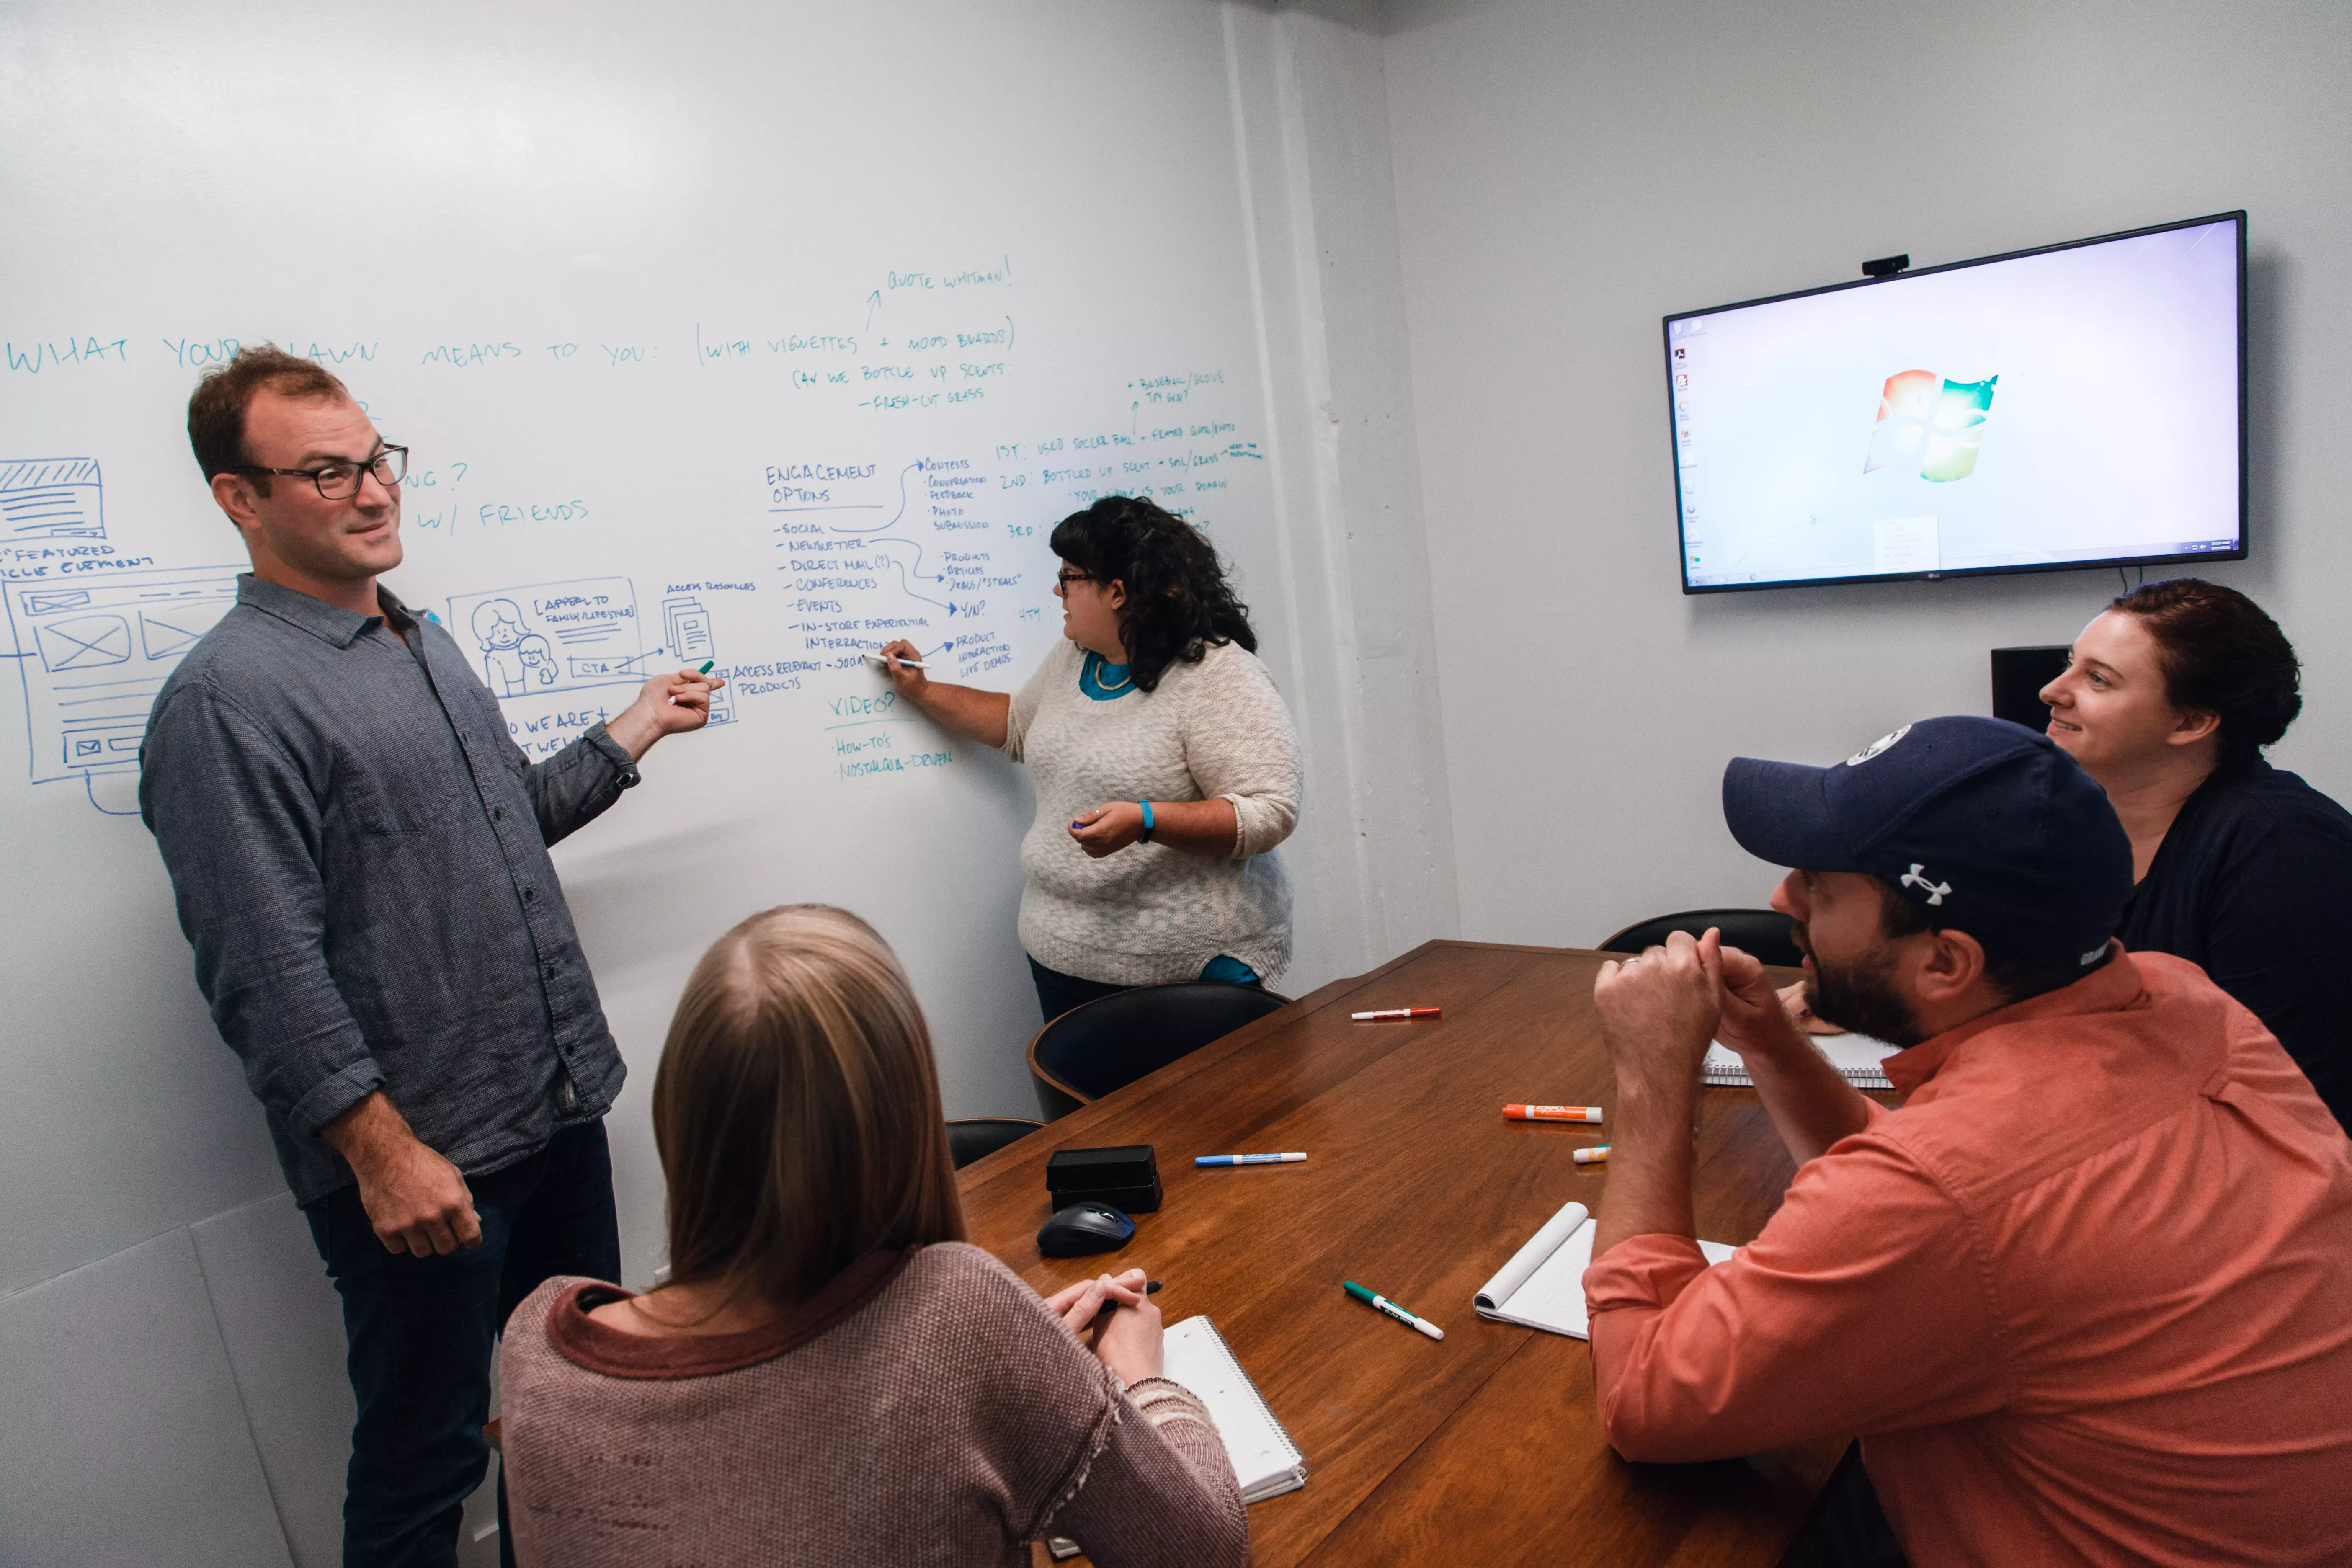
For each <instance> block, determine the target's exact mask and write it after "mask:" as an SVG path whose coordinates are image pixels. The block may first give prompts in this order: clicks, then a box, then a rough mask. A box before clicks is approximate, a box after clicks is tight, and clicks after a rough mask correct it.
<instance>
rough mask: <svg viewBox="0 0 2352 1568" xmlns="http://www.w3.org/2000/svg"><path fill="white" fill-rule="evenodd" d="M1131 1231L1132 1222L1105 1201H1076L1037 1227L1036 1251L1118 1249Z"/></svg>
mask: <svg viewBox="0 0 2352 1568" xmlns="http://www.w3.org/2000/svg"><path fill="white" fill-rule="evenodd" d="M1134 1234H1135V1222H1134V1221H1133V1220H1131V1219H1129V1218H1128V1217H1127V1215H1123V1214H1121V1213H1119V1211H1118V1210H1117V1209H1115V1208H1113V1207H1111V1206H1110V1205H1108V1204H1097V1203H1076V1204H1072V1205H1069V1206H1068V1207H1067V1208H1059V1209H1055V1211H1054V1214H1053V1217H1052V1218H1050V1219H1048V1220H1047V1221H1046V1222H1045V1224H1044V1225H1042V1226H1038V1227H1037V1250H1038V1251H1039V1252H1040V1253H1042V1254H1043V1255H1045V1257H1047V1258H1084V1257H1085V1256H1087V1254H1088V1253H1090V1252H1117V1251H1118V1249H1119V1248H1120V1247H1125V1246H1126V1245H1127V1238H1128V1237H1131V1236H1133V1235H1134Z"/></svg>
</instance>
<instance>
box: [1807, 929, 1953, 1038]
mask: <svg viewBox="0 0 2352 1568" xmlns="http://www.w3.org/2000/svg"><path fill="white" fill-rule="evenodd" d="M1797 930H1798V931H1800V932H1802V931H1804V927H1802V926H1799V927H1798V928H1797ZM1798 945H1799V946H1801V947H1802V948H1803V949H1804V951H1805V952H1806V953H1807V954H1808V955H1810V956H1811V959H1812V961H1813V978H1812V979H1811V980H1810V981H1808V982H1806V984H1805V1005H1807V1006H1809V1007H1811V1009H1812V1010H1813V1013H1814V1016H1817V1017H1820V1018H1823V1019H1826V1020H1828V1021H1829V1022H1830V1023H1832V1024H1835V1025H1837V1026H1839V1027H1841V1028H1845V1029H1851V1030H1853V1032H1854V1033H1855V1034H1857V1035H1868V1036H1870V1037H1872V1038H1874V1039H1880V1040H1885V1042H1886V1043H1887V1044H1888V1045H1890V1046H1902V1047H1906V1049H1907V1048H1908V1047H1912V1046H1916V1045H1917V1044H1918V1043H1919V1042H1920V1041H1922V1040H1924V1039H1926V1038H1927V1036H1926V1035H1924V1034H1922V1033H1921V1032H1920V1029H1919V1021H1918V1019H1917V1018H1916V1017H1915V1016H1912V1012H1911V1005H1910V1004H1909V1003H1908V1002H1906V1001H1905V1000H1904V999H1903V997H1902V995H1901V994H1898V993H1897V992H1896V991H1895V983H1894V975H1895V959H1894V955H1893V954H1891V953H1888V952H1885V951H1883V950H1882V951H1878V952H1866V953H1864V954H1863V955H1862V956H1861V957H1859V958H1857V959H1855V960H1854V961H1853V962H1852V963H1846V964H1832V963H1826V962H1824V961H1823V960H1822V955H1821V954H1820V953H1818V952H1813V949H1812V944H1811V942H1806V941H1804V940H1803V938H1802V936H1800V938H1799V942H1798Z"/></svg>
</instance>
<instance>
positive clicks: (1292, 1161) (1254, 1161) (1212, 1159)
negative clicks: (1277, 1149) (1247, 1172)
mask: <svg viewBox="0 0 2352 1568" xmlns="http://www.w3.org/2000/svg"><path fill="white" fill-rule="evenodd" d="M1306 1158H1307V1156H1306V1155H1304V1154H1299V1153H1289V1154H1195V1155H1193V1156H1192V1163H1194V1164H1195V1165H1296V1164H1297V1163H1299V1162H1300V1161H1302V1160H1304V1159H1306Z"/></svg>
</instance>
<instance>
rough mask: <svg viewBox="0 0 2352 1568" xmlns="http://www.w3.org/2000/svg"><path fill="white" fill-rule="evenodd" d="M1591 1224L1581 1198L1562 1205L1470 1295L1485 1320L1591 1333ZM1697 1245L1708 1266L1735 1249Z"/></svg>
mask: <svg viewBox="0 0 2352 1568" xmlns="http://www.w3.org/2000/svg"><path fill="white" fill-rule="evenodd" d="M1593 1229H1594V1226H1593V1224H1592V1216H1591V1215H1590V1214H1588V1213H1587V1212H1586V1211H1585V1207H1584V1205H1582V1204H1569V1205H1565V1206H1564V1207H1562V1208H1561V1209H1560V1211H1559V1213H1558V1214H1556V1215H1552V1216H1551V1218H1549V1219H1548V1220H1546V1221H1545V1222H1544V1226H1543V1228H1542V1229H1541V1230H1538V1231H1537V1232H1536V1233H1535V1235H1534V1236H1533V1237H1530V1238H1529V1239H1528V1244H1527V1245H1526V1246H1525V1247H1520V1248H1519V1249H1518V1251H1517V1252H1515V1253H1513V1254H1512V1255H1511V1260H1510V1261H1509V1262H1508V1263H1506V1264H1504V1265H1503V1267H1502V1268H1500V1269H1498V1270H1497V1271H1496V1275H1495V1277H1494V1278H1493V1279H1489V1280H1487V1281H1486V1284H1485V1285H1483V1286H1481V1287H1480V1288H1479V1290H1478V1293H1477V1294H1476V1295H1475V1296H1473V1297H1472V1298H1470V1304H1471V1306H1473V1307H1475V1308H1476V1309H1477V1312H1478V1315H1479V1316H1480V1317H1482V1318H1485V1319H1486V1320H1487V1321H1489V1322H1496V1323H1517V1325H1518V1326H1519V1327H1521V1328H1523V1329H1541V1330H1543V1331H1544V1332H1546V1333H1548V1334H1566V1335H1567V1336H1568V1337H1569V1338H1570V1339H1572V1340H1585V1339H1591V1337H1592V1334H1591V1323H1590V1322H1589V1321H1588V1320H1587V1319H1586V1317H1585V1313H1584V1271H1585V1269H1586V1268H1590V1267H1591V1264H1592V1233H1593ZM1698 1249H1699V1250H1700V1251H1701V1252H1703V1253H1705V1254H1706V1261H1707V1263H1708V1265H1709V1266H1710V1267H1712V1266H1713V1265H1715V1264H1717V1263H1720V1262H1722V1261H1723V1260H1724V1259H1725V1258H1728V1257H1730V1256H1731V1255H1732V1254H1733V1253H1734V1252H1737V1251H1738V1250H1739V1249H1738V1247H1731V1246H1728V1245H1727V1244H1725V1243H1723V1242H1720V1241H1702V1242H1700V1243H1699V1244H1698Z"/></svg>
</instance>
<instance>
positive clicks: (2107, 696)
mask: <svg viewBox="0 0 2352 1568" xmlns="http://www.w3.org/2000/svg"><path fill="white" fill-rule="evenodd" d="M2298 680H2299V666H2298V665H2297V662H2296V659H2295V657H2294V647H2293V646H2292V645H2290V644H2289V643H2288V642H2287V640H2286V634H2285V633H2284V632H2282V631H2280V630H2279V627H2278V623H2277V622H2276V621H2273V620H2272V619H2271V618H2270V616H2266V615H2264V614H2263V611H2262V608H2261V606H2259V605H2256V604H2255V603H2254V602H2253V601H2252V599H2249V598H2247V597H2246V596H2245V595H2243V594H2241V593H2239V592H2238V591H2237V590H2235V589H2233V588H2224V587H2222V586H2221V585H2220V584H2215V583H2207V582H2203V581H2201V580H2200V579H2198V578H2195V577H2176V578H2174V579H2172V580H2171V581H2169V582H2164V583H2149V584H2145V585H2143V586H2141V587H2139V588H2137V589H2135V590H2133V591H2132V592H2131V593H2128V594H2126V595H2123V596H2122V597H2120V598H2118V599H2116V601H2115V603H2114V605H2112V606H2111V607H2109V608H2108V609H2107V610H2106V611H2105V612H2104V613H2102V614H2101V615H2100V616H2098V617H2097V618H2096V619H2095V620H2093V621H2092V622H2091V624H2090V625H2089V626H2085V627H2084V628H2083V635H2082V636H2081V637H2077V638H2075V639H2074V650H2073V653H2072V655H2071V657H2070V658H2069V659H2068V662H2067V667H2066V672H2065V673H2064V674H2063V675H2061V676H2060V677H2059V678H2058V679H2055V680H2053V681H2052V682H2051V683H2050V684H2049V685H2048V686H2045V687H2043V688H2042V701H2044V702H2046V703H2048V704H2049V705H2050V731H2049V733H2050V738H2051V739H2052V740H2053V741H2055V742H2057V743H2058V744H2059V745H2060V746H2062V747H2063V748H2064V749H2065V750H2066V751H2068V752H2072V753H2073V754H2074V760H2075V761H2077V762H2079V763H2082V764H2083V766H2084V769H2086V770H2087V771H2088V772H2089V773H2090V774H2091V776H2092V777H2093V778H2095V779H2097V780H2098V781H2099V783H2100V784H2102V785H2103V786H2104V787H2105V790H2106V792H2107V798H2108V799H2109V800H2110V801H2112V802H2114V804H2115V808H2116V816H2119V817H2120V818H2122V820H2123V825H2124V831H2125V832H2126V834H2128V835H2129V836H2130V837H2131V843H2132V871H2133V875H2134V876H2135V877H2136V878H2137V880H2138V885H2137V888H2135V889H2134V890H2133V892H2132V897H2131V901H2130V902H2129V903H2127V904H2126V905H2125V906H2124V920H2123V925H2122V928H2121V929H2120V930H2118V931H2116V935H2117V936H2119V937H2121V938H2122V939H2123V941H2124V945H2125V946H2126V947H2127V948H2132V949H2135V950H2139V951H2144V952H2169V953H2172V954H2175V955H2176V956H2178V957H2181V958H2185V959H2188V960H2189V962H2191V963H2197V964H2200V965H2202V966H2203V967H2204V969H2205V972H2206V973H2208V974H2210V975H2211V976H2212V977H2213V981H2214V984H2218V985H2220V986H2221V989H2222V990H2224V991H2227V992H2228V993H2229V994H2231V995H2232V996H2234V997H2236V998H2237V999H2238V1000H2239V1001H2240V1002H2242V1003H2243V1004H2244V1005H2245V1006H2246V1007H2247V1009H2248V1010H2249V1011H2251V1012H2252V1014H2253V1015H2254V1016H2256V1017H2258V1018H2260V1019H2261V1020H2262V1021H2263V1025H2264V1026H2266V1027H2267V1028H2269V1030H2270V1031H2271V1033H2272V1034H2273V1035H2276V1036H2277V1037H2278V1040H2279V1044H2281V1045H2282V1046H2284V1047H2286V1050H2287V1054H2288V1055H2289V1056H2292V1057H2293V1058H2294V1059H2295V1061H2296V1062H2297V1063H2298V1064H2300V1065H2301V1066H2302V1068H2303V1070H2304V1073H2305V1076H2306V1077H2308V1078H2309V1079H2311V1084H2312V1087H2313V1088H2314V1089H2317V1090H2318V1091H2319V1098H2320V1099H2321V1100H2325V1101H2326V1104H2327V1108H2328V1109H2329V1110H2332V1111H2334V1112H2335V1113H2336V1120H2337V1121H2340V1122H2343V1123H2345V1124H2346V1125H2347V1127H2352V1018H2347V1015H2346V1013H2345V1010H2344V1005H2343V1000H2342V993H2341V992H2340V990H2339V989H2338V988H2337V987H2336V984H2335V983H2334V980H2333V978H2332V977H2333V975H2334V973H2335V971H2336V967H2337V966H2338V965H2340V964H2341V963H2343V962H2344V954H2345V952H2346V951H2347V947H2352V917H2347V912H2346V908H2347V906H2346V902H2345V900H2346V890H2347V889H2352V814H2347V813H2346V811H2345V810H2344V808H2343V807H2342V806H2340V805H2336V802H2334V801H2333V800H2330V799H2329V798H2328V797H2327V796H2326V795H2322V794H2320V793H2319V792H2318V791H2317V790H2315V789H2314V788H2312V787H2311V786H2310V785H2309V784H2305V783H2304V782H2303V780H2302V779H2300V778H2298V777H2296V776H2295V775H2294V773H2283V772H2281V771H2280V770H2278V769H2276V768H2273V767H2272V766H2271V765H2270V763H2267V762H2265V761H2263V748H2264V747H2266V746H2268V745H2270V744H2272V743H2273V742H2275V741H2277V740H2278V738H2279V737H2280V736H2281V735H2284V733H2285V732H2286V727H2287V726H2288V725H2289V724H2291V723H2293V722H2294V718H2295V715H2296V714H2297V713H2299V712H2301V711H2302V709H2303V697H2302V695H2301V693H2300V691H2299V690H2298V689H2297V688H2298Z"/></svg>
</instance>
